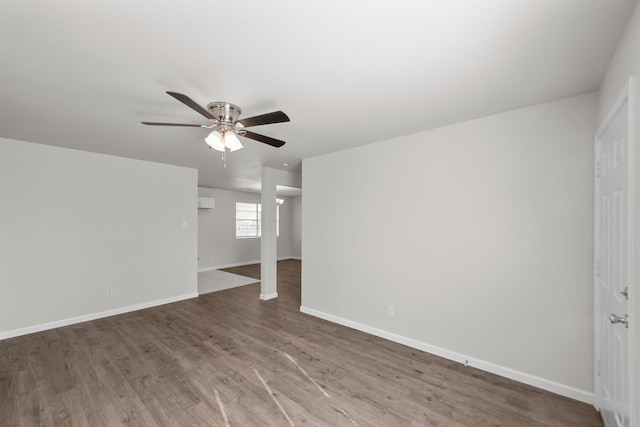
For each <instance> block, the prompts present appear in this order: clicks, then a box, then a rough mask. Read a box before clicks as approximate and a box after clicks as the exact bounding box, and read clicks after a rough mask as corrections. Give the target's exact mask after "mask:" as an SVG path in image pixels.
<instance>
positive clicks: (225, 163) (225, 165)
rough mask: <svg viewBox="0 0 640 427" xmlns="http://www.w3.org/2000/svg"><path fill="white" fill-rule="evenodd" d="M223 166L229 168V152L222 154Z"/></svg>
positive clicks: (225, 151)
mask: <svg viewBox="0 0 640 427" xmlns="http://www.w3.org/2000/svg"><path fill="white" fill-rule="evenodd" d="M222 164H223V165H224V167H225V168H226V167H227V150H224V151H223V152H222Z"/></svg>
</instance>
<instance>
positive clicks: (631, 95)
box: [593, 76, 640, 426]
mask: <svg viewBox="0 0 640 427" xmlns="http://www.w3.org/2000/svg"><path fill="white" fill-rule="evenodd" d="M636 86H637V85H636V77H635V76H632V77H630V78H629V80H628V82H627V84H626V85H625V87H624V90H623V91H622V93H621V94H620V95H619V96H618V98H617V99H616V102H615V103H614V104H613V107H612V108H611V110H610V111H609V113H608V114H607V115H606V116H605V118H604V120H603V121H602V123H601V124H600V126H598V129H597V131H596V133H595V135H594V171H595V174H594V230H593V231H594V235H593V239H594V253H593V255H594V262H593V264H594V265H593V290H594V304H593V310H594V316H593V327H594V358H593V361H594V370H593V375H594V407H595V408H596V409H597V410H598V411H599V410H600V409H601V407H602V399H603V397H602V381H601V376H600V360H601V345H602V331H601V328H600V288H599V287H600V285H599V254H600V245H601V242H600V226H599V224H600V213H601V210H600V184H599V180H598V175H599V171H598V168H599V165H598V161H599V158H600V144H599V139H600V137H601V135H602V133H603V132H604V130H605V129H606V127H607V126H608V124H609V123H610V122H611V120H612V119H613V117H614V115H615V114H616V112H617V111H618V110H620V108H622V107H623V106H624V105H625V103H626V104H628V110H627V114H628V120H627V122H628V123H627V126H628V146H629V153H628V155H629V176H628V185H629V211H628V221H629V228H628V229H629V230H630V232H631V236H630V239H629V248H628V251H629V257H630V262H629V271H628V274H629V300H628V305H629V313H628V314H629V354H628V357H629V377H630V378H629V416H630V421H631V424H630V425H632V426H635V425H638V421H640V420H638V419H637V415H638V412H637V411H638V408H637V407H636V405H637V402H636V378H637V377H636V372H635V360H636V359H635V358H634V354H635V352H636V351H635V350H636V343H635V337H634V335H635V333H636V325H637V323H638V322H637V321H636V320H635V319H636V316H635V314H636V313H635V293H636V292H635V288H636V283H635V275H634V266H635V263H636V255H635V252H636V250H635V249H636V248H635V245H636V240H637V239H636V229H635V223H636V218H635V215H636V208H635V199H636V197H635V196H636V194H635V192H636V185H635V166H636V163H638V161H637V159H636V121H637V106H636V102H637V94H636ZM638 154H640V153H638ZM638 213H640V211H638ZM637 223H638V225H639V226H640V221H638V222H637ZM638 243H640V242H638Z"/></svg>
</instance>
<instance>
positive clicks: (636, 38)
mask: <svg viewBox="0 0 640 427" xmlns="http://www.w3.org/2000/svg"><path fill="white" fill-rule="evenodd" d="M638 52H640V6H639V5H638V4H636V6H635V8H634V9H633V13H632V15H631V17H630V18H629V22H628V23H627V27H626V29H625V31H624V34H623V35H622V38H621V39H620V43H618V47H617V48H616V51H615V53H614V54H613V57H612V59H611V61H610V62H609V65H608V67H607V70H606V72H605V75H604V77H603V78H602V82H601V83H600V96H599V100H598V119H599V120H598V122H601V121H602V119H604V117H605V116H606V115H607V113H608V112H609V110H610V109H611V107H612V106H613V103H614V102H615V100H616V98H617V97H618V95H619V94H620V92H621V91H622V89H623V88H624V86H625V84H626V83H627V80H629V77H630V76H632V75H637V74H640V54H639V53H638Z"/></svg>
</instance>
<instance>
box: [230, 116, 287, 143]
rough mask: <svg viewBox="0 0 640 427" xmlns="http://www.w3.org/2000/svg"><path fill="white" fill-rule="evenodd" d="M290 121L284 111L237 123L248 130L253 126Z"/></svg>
mask: <svg viewBox="0 0 640 427" xmlns="http://www.w3.org/2000/svg"><path fill="white" fill-rule="evenodd" d="M288 121H289V116H287V115H286V114H285V113H283V112H282V111H274V112H272V113H267V114H261V115H259V116H253V117H247V118H246V119H241V120H238V121H237V122H236V123H240V124H241V125H242V126H244V127H246V128H248V127H251V126H260V125H269V124H271V123H282V122H288ZM263 142H264V141H263Z"/></svg>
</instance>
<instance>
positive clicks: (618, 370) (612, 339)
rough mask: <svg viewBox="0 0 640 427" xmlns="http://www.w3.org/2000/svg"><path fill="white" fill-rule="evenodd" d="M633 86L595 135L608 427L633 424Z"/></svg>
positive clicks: (600, 357) (598, 324)
mask: <svg viewBox="0 0 640 427" xmlns="http://www.w3.org/2000/svg"><path fill="white" fill-rule="evenodd" d="M632 88H633V81H631V82H630V83H629V88H628V89H627V91H626V94H625V95H623V96H621V97H620V99H619V100H618V102H617V103H616V106H615V107H614V110H613V111H612V112H611V113H610V114H609V116H607V119H605V121H604V122H603V123H602V125H601V126H600V128H599V129H598V132H597V133H596V136H595V156H596V158H595V160H596V181H595V199H596V200H595V202H596V203H595V261H596V266H595V270H596V271H595V304H594V308H595V325H594V326H595V334H596V337H595V342H596V349H595V350H596V393H595V394H596V402H595V403H596V407H597V408H599V409H600V410H601V413H602V417H603V419H604V421H605V425H606V426H607V427H631V417H632V411H631V408H632V400H631V399H632V396H633V390H632V387H631V386H632V380H631V358H630V354H631V347H630V332H629V331H630V330H629V326H630V325H629V318H628V314H629V309H630V304H629V287H630V286H631V285H632V271H633V270H632V248H633V246H632V245H633V236H632V230H633V226H632V225H633V222H632V221H633V216H632V208H633V206H632V205H631V198H630V196H631V188H632V187H631V181H630V179H631V176H632V174H631V171H632V167H633V162H632V160H633V159H632V155H633V153H632V151H631V150H632V149H633V145H632V142H631V139H630V137H631V135H630V126H629V124H630V115H629V111H630V109H631V107H630V102H629V101H630V96H629V89H632Z"/></svg>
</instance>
